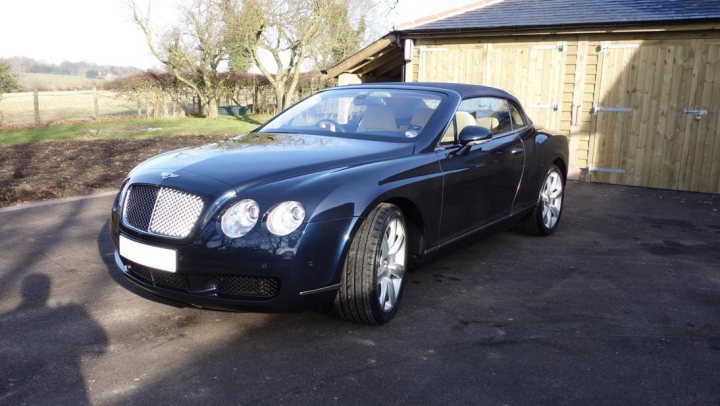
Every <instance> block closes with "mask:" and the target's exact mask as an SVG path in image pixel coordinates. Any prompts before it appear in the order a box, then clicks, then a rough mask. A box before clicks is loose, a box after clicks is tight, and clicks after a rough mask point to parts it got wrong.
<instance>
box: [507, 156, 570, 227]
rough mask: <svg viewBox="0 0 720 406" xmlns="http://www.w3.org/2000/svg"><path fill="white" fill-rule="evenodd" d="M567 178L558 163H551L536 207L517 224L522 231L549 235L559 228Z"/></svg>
mask: <svg viewBox="0 0 720 406" xmlns="http://www.w3.org/2000/svg"><path fill="white" fill-rule="evenodd" d="M564 197H565V179H564V178H563V174H562V171H561V170H560V168H558V167H557V165H551V166H550V168H549V169H548V172H547V174H546V175H545V179H544V180H543V183H542V186H541V188H540V194H539V195H538V202H537V204H536V205H535V208H533V210H532V211H531V212H530V213H529V214H528V215H527V216H526V217H525V218H524V219H522V220H520V222H519V223H518V225H517V226H516V229H517V230H518V231H520V232H523V233H525V234H530V235H539V236H548V235H550V234H552V233H554V232H555V230H557V227H558V225H559V224H560V217H562V209H563V200H564Z"/></svg>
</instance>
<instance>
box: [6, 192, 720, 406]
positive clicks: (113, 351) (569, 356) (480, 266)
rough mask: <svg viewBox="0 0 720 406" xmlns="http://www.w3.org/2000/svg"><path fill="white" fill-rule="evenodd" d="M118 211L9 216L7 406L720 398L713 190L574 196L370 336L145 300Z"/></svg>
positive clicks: (428, 282) (412, 300)
mask: <svg viewBox="0 0 720 406" xmlns="http://www.w3.org/2000/svg"><path fill="white" fill-rule="evenodd" d="M110 202H111V197H98V198H92V199H87V200H79V201H74V202H68V203H61V204H55V205H51V206H46V207H36V208H27V209H23V210H16V211H0V404H2V405H5V404H7V405H16V404H21V403H27V404H61V403H65V404H70V403H72V404H83V403H92V404H150V403H158V404H165V403H170V404H175V403H180V404H184V403H187V404H190V403H193V404H195V403H206V402H209V401H213V402H215V403H221V404H252V405H254V404H261V403H269V404H277V403H303V404H359V403H361V404H401V403H404V404H487V405H494V404H510V405H519V404H533V405H535V404H548V405H558V404H583V405H588V404H648V405H662V404H668V405H678V404H717V403H718V402H720V385H719V384H718V383H720V213H719V212H718V209H720V197H718V196H709V195H701V194H691V193H676V192H667V191H657V190H649V189H636V188H625V187H617V186H607V185H597V184H586V183H582V184H577V183H574V184H570V185H569V187H568V193H567V199H566V211H565V213H564V217H563V220H562V224H561V226H560V229H559V230H558V232H557V233H556V235H555V236H553V237H551V238H533V237H528V236H524V235H520V234H517V233H513V232H506V233H501V234H498V235H496V236H493V237H490V238H486V239H475V240H473V241H469V242H464V243H461V244H459V245H458V246H456V247H454V248H453V249H450V250H446V251H445V252H444V253H443V254H442V255H441V256H439V257H438V258H437V259H435V260H434V261H431V262H429V263H427V264H425V265H424V266H422V267H421V268H419V269H418V270H417V271H416V272H414V273H412V274H409V275H408V280H407V283H408V284H407V286H406V291H405V294H404V298H403V303H402V309H401V311H400V313H399V314H398V317H397V318H396V319H395V320H394V321H393V322H391V323H390V324H389V325H386V326H383V327H379V328H378V327H365V326H360V325H356V324H352V323H348V322H344V321H341V320H339V319H337V318H335V317H333V316H332V315H328V314H323V313H316V312H304V313H296V314H255V313H229V312H216V311H209V310H200V309H194V308H186V307H180V306H178V305H176V304H173V303H169V302H166V301H163V300H160V299H154V298H152V297H150V296H148V295H146V294H143V293H140V292H139V291H138V290H137V289H136V288H134V287H132V286H130V285H129V284H127V283H126V282H125V281H123V280H122V279H121V276H120V275H119V274H118V271H116V270H115V269H114V265H113V260H112V246H111V244H110V242H109V240H108V238H107V217H108V213H109V206H110Z"/></svg>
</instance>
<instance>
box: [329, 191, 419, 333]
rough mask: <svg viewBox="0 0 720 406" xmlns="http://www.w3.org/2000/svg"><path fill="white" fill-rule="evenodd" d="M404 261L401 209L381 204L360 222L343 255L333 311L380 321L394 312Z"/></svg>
mask: <svg viewBox="0 0 720 406" xmlns="http://www.w3.org/2000/svg"><path fill="white" fill-rule="evenodd" d="M406 264H407V233H406V228H405V218H404V217H403V214H402V211H400V209H399V208H398V207H397V206H395V205H392V204H387V203H382V204H380V205H378V206H377V207H376V208H375V209H373V210H372V211H371V212H370V214H369V215H368V216H367V218H366V219H365V220H364V221H363V223H362V225H361V226H360V229H359V230H358V232H357V233H356V235H355V237H354V238H353V241H352V243H351V245H350V250H349V251H348V253H347V255H346V257H345V263H344V265H343V269H342V275H341V279H340V289H339V290H338V293H337V296H336V297H335V310H336V311H337V313H338V314H339V315H340V316H341V317H342V318H344V319H346V320H351V321H355V322H358V323H365V324H383V323H387V322H388V321H390V320H391V319H392V318H393V316H395V313H396V312H397V309H398V306H399V304H400V297H401V294H402V289H403V279H404V276H405V269H406Z"/></svg>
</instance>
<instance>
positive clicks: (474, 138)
mask: <svg viewBox="0 0 720 406" xmlns="http://www.w3.org/2000/svg"><path fill="white" fill-rule="evenodd" d="M490 138H492V131H490V129H488V128H485V127H480V126H477V125H469V126H467V127H465V128H463V129H462V131H460V136H459V137H458V139H459V141H460V145H462V146H467V145H474V144H482V143H483V142H484V141H489V140H490Z"/></svg>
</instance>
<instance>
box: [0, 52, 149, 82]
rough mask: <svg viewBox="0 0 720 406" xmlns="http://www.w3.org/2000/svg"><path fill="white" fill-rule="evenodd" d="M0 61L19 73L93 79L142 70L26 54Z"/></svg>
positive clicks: (0, 59)
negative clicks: (51, 61) (42, 57)
mask: <svg viewBox="0 0 720 406" xmlns="http://www.w3.org/2000/svg"><path fill="white" fill-rule="evenodd" d="M0 62H1V63H5V64H7V65H8V66H10V70H11V71H12V72H13V73H17V74H21V73H52V74H55V75H69V76H85V77H88V78H91V79H95V78H97V79H102V78H105V77H117V76H125V75H129V74H131V73H136V72H140V71H141V69H138V68H135V67H132V66H114V65H98V64H96V63H92V62H85V61H80V62H70V61H64V62H61V63H59V64H56V63H47V62H43V61H38V60H36V59H33V58H27V57H24V56H15V57H11V58H0Z"/></svg>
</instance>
